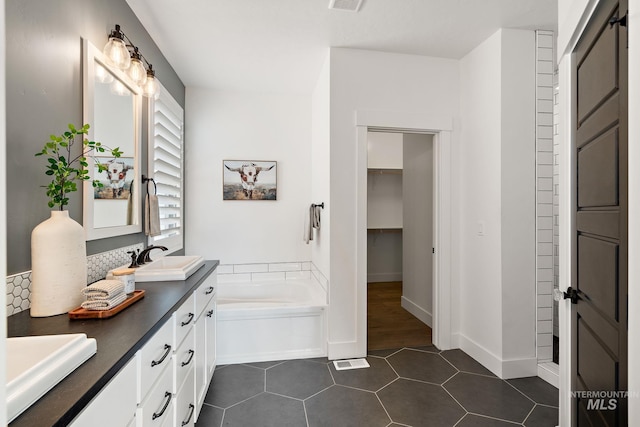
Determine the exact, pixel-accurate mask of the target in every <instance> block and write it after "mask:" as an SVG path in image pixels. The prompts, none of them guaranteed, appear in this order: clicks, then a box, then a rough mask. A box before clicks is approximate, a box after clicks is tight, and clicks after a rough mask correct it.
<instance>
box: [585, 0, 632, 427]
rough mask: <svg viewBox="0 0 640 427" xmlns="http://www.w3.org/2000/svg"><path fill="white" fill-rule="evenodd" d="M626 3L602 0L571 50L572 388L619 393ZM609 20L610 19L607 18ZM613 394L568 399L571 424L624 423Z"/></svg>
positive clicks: (623, 364)
mask: <svg viewBox="0 0 640 427" xmlns="http://www.w3.org/2000/svg"><path fill="white" fill-rule="evenodd" d="M627 1H628V0H622V1H618V0H602V1H600V4H599V6H598V9H597V10H596V12H595V14H594V16H593V18H592V19H591V21H590V23H589V24H588V26H587V28H586V30H585V32H584V34H583V36H582V38H581V39H580V41H579V43H578V45H577V46H576V49H575V51H574V55H575V63H576V70H575V71H576V76H577V87H576V94H577V99H576V100H575V101H576V105H577V116H576V123H577V127H576V146H575V150H576V152H575V155H576V158H577V179H576V182H577V206H576V245H577V254H576V259H575V261H574V262H575V265H574V267H575V270H574V271H575V274H576V276H575V277H576V278H577V282H576V283H575V284H574V288H575V289H577V296H578V299H577V304H575V305H572V307H573V311H572V315H573V316H575V317H574V320H575V325H576V329H575V333H574V334H573V337H572V340H573V343H572V344H573V349H574V354H576V359H575V361H574V363H573V368H574V379H575V388H576V391H583V392H589V391H590V392H619V391H623V390H626V389H627V247H628V243H627V29H626V22H615V21H616V19H619V18H621V17H623V16H625V15H626V11H627ZM612 18H613V22H610V21H612ZM616 397H617V396H615V394H612V393H608V394H598V395H594V394H591V395H588V394H587V393H582V394H581V396H580V397H577V398H576V403H577V404H576V409H577V413H576V414H575V419H577V424H578V426H580V427H582V426H626V425H627V403H626V401H625V400H624V399H619V398H616Z"/></svg>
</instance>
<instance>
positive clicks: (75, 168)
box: [36, 123, 122, 210]
mask: <svg viewBox="0 0 640 427" xmlns="http://www.w3.org/2000/svg"><path fill="white" fill-rule="evenodd" d="M88 133H89V125H88V124H85V125H83V126H82V127H81V128H79V129H78V128H76V127H75V126H74V125H72V124H71V123H70V124H69V130H68V131H66V132H64V133H63V134H62V135H60V136H56V135H51V137H50V139H49V141H47V142H46V143H45V144H44V148H43V149H42V151H40V152H38V153H36V156H48V158H47V162H48V163H47V170H46V171H45V174H46V175H48V176H51V177H53V181H51V183H49V185H46V186H43V187H44V188H46V189H47V196H49V203H48V204H49V207H50V208H53V207H54V206H58V207H59V209H60V210H63V208H64V207H65V206H66V205H68V204H69V198H68V197H67V195H68V194H69V193H72V192H74V191H77V190H78V187H77V185H76V181H88V180H90V179H91V176H90V174H89V170H88V169H87V167H88V166H89V163H88V162H87V156H88V155H89V154H90V153H92V152H95V153H110V154H111V155H112V156H113V157H120V156H121V155H122V152H121V151H120V149H119V148H118V147H116V148H109V147H107V146H104V145H102V144H101V143H100V142H95V141H89V140H88V139H85V138H84V137H83V135H87V134H88ZM78 137H81V138H82V149H81V153H80V154H78V155H77V156H76V157H74V158H73V159H71V150H72V148H73V146H74V144H76V138H78ZM70 159H71V160H70ZM95 165H96V167H97V168H98V172H103V171H105V170H107V168H106V166H104V164H103V163H102V162H95ZM92 184H93V186H94V187H102V183H101V182H100V181H99V180H97V179H94V180H93V182H92Z"/></svg>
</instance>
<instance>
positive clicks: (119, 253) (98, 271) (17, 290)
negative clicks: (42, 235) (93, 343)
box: [6, 243, 144, 316]
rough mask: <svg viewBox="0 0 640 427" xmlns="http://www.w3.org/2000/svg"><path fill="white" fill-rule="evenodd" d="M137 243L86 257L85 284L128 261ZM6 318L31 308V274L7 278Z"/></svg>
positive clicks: (138, 247) (141, 246)
mask: <svg viewBox="0 0 640 427" xmlns="http://www.w3.org/2000/svg"><path fill="white" fill-rule="evenodd" d="M143 247H144V245H143V244H142V243H138V244H135V245H131V246H126V247H123V248H119V249H114V250H112V251H107V252H102V253H99V254H95V255H90V256H88V257H87V283H93V282H95V281H97V280H100V279H103V278H104V277H105V276H106V275H107V272H108V271H109V270H111V269H112V268H115V267H119V266H121V265H123V264H126V263H128V262H129V261H130V258H129V255H128V254H127V251H131V250H133V251H135V250H138V249H140V250H141V249H142V248H143ZM6 283H7V288H6V296H7V316H11V315H12V314H16V313H19V312H21V311H23V310H28V309H29V308H30V307H31V272H30V271H25V272H23V273H18V274H14V275H11V276H7V282H6Z"/></svg>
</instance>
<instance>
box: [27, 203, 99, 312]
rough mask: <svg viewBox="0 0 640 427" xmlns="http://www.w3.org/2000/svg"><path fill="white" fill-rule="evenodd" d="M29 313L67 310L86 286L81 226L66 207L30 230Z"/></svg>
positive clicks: (84, 244)
mask: <svg viewBox="0 0 640 427" xmlns="http://www.w3.org/2000/svg"><path fill="white" fill-rule="evenodd" d="M31 270H32V271H31V316H32V317H46V316H55V315H56V314H63V313H67V312H68V311H70V310H73V309H74V308H77V307H78V306H80V304H81V303H82V301H83V298H82V294H81V293H80V291H81V290H82V288H84V287H85V286H87V246H86V242H85V235H84V229H83V228H82V226H81V225H80V224H78V223H77V222H76V221H74V220H73V219H71V218H69V212H68V211H51V217H50V218H49V219H47V220H46V221H43V222H41V223H40V224H38V225H37V226H36V228H34V229H33V231H32V232H31Z"/></svg>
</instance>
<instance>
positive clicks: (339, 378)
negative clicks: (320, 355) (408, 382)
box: [329, 357, 398, 391]
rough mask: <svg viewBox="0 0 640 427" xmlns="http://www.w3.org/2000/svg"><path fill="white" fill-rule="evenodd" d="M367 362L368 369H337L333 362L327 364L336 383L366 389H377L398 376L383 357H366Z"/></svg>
mask: <svg viewBox="0 0 640 427" xmlns="http://www.w3.org/2000/svg"><path fill="white" fill-rule="evenodd" d="M367 362H368V363H369V365H370V366H371V368H369V369H351V370H345V371H337V370H336V368H335V367H334V366H333V363H331V364H330V365H329V368H330V369H331V375H332V376H333V380H334V381H335V382H336V384H340V385H346V386H349V387H353V388H359V389H362V390H368V391H378V390H380V389H381V388H382V387H384V386H385V385H387V384H389V383H390V382H391V381H393V380H395V379H396V378H398V375H396V373H395V372H394V371H393V369H391V366H389V363H387V361H386V360H385V359H382V358H379V357H367Z"/></svg>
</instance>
